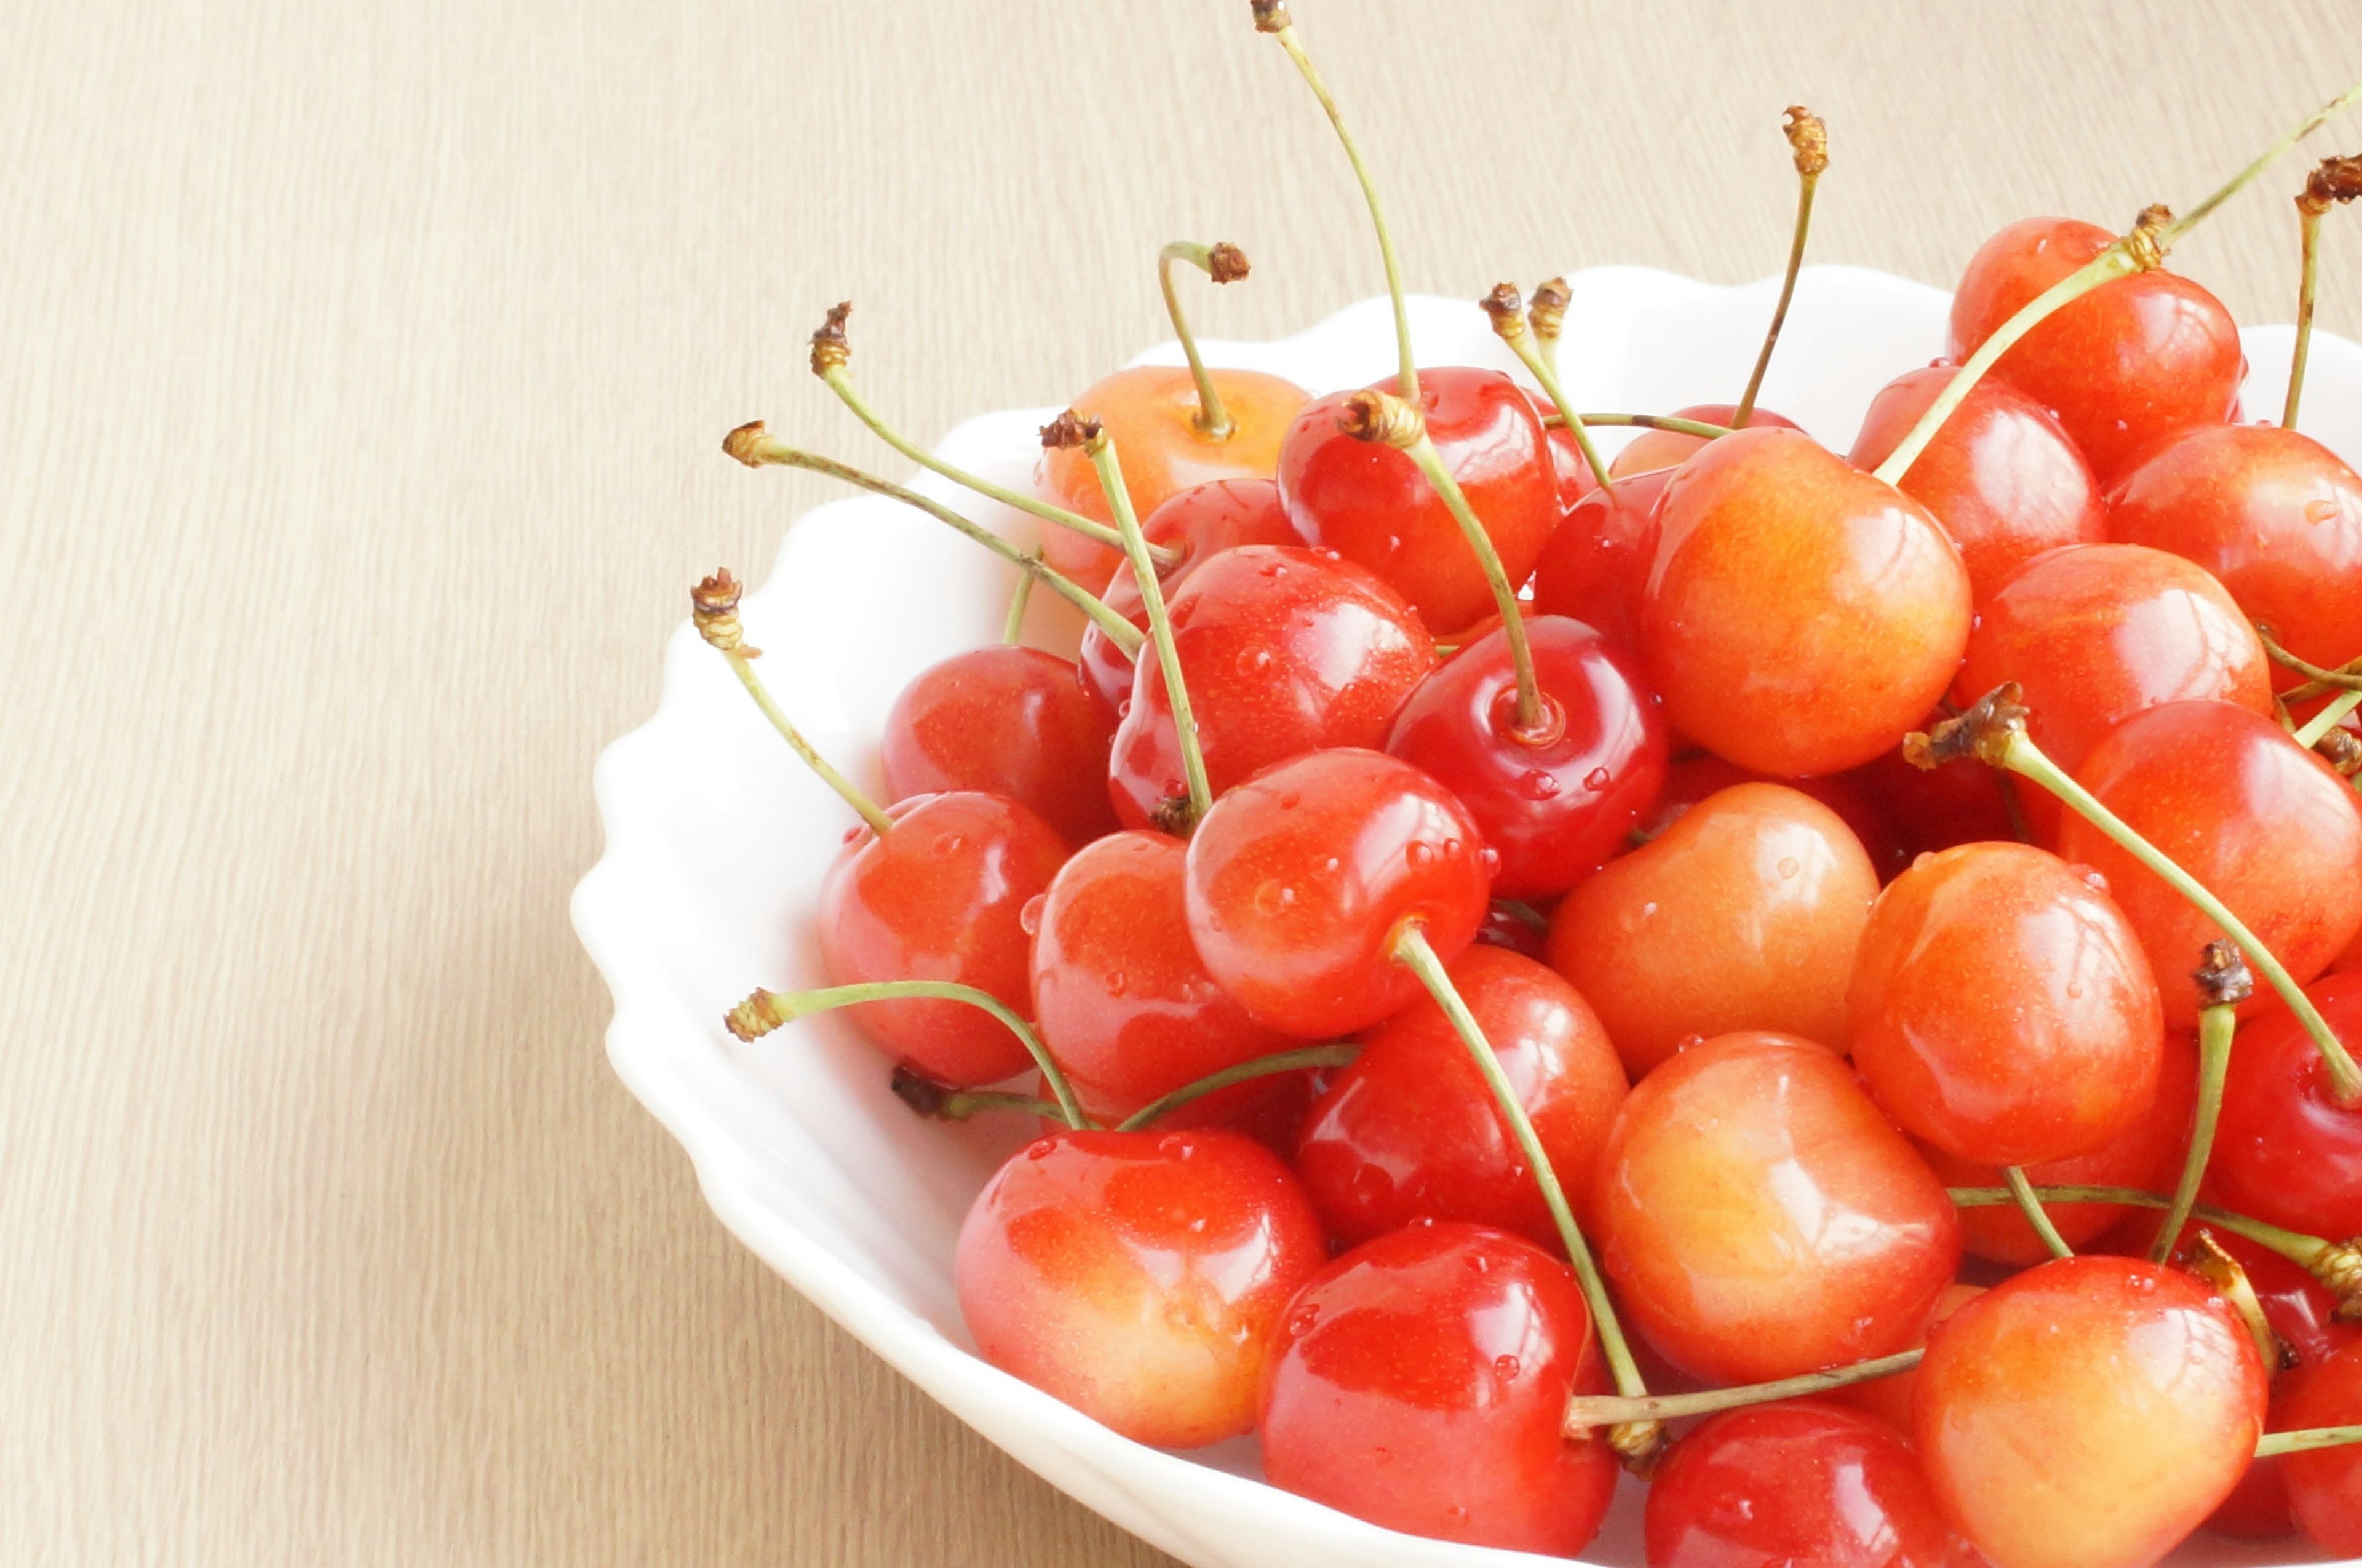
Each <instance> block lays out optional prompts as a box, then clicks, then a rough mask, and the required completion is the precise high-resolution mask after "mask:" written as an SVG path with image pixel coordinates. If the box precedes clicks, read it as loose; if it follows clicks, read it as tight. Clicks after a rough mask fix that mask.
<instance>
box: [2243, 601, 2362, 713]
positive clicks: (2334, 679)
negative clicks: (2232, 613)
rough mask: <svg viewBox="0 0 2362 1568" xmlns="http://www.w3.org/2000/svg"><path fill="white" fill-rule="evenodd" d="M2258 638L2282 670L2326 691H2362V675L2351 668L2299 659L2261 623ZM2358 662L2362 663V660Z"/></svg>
mask: <svg viewBox="0 0 2362 1568" xmlns="http://www.w3.org/2000/svg"><path fill="white" fill-rule="evenodd" d="M2256 638H2257V641H2259V642H2261V643H2262V644H2263V645H2264V652H2265V653H2266V654H2268V655H2269V656H2270V657H2271V661H2272V662H2273V663H2274V664H2276V665H2279V667H2280V668H2282V669H2293V670H2295V671H2296V672H2297V673H2298V674H2299V675H2301V676H2303V677H2305V679H2308V680H2310V681H2311V682H2312V684H2313V685H2315V686H2317V687H2320V688H2322V689H2323V690H2331V691H2362V673H2357V672H2356V671H2355V670H2354V669H2351V668H2346V669H2331V668H2328V667H2326V666H2324V665H2318V664H2315V663H2313V662H2312V660H2311V659H2304V658H2299V657H2297V656H2296V655H2294V654H2292V653H2290V652H2289V651H2288V649H2286V648H2284V647H2282V646H2280V644H2279V638H2278V637H2276V636H2274V635H2272V629H2271V628H2270V627H2269V626H2268V625H2266V624H2264V623H2262V622H2261V621H2258V622H2257V623H2256ZM2356 663H2362V660H2356ZM2283 695H2285V694H2283ZM2333 722H2334V721H2333ZM2315 738H2316V739H2318V738H2319V737H2318V736H2316V737H2315Z"/></svg>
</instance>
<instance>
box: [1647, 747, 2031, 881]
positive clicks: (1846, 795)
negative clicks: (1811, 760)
mask: <svg viewBox="0 0 2362 1568" xmlns="http://www.w3.org/2000/svg"><path fill="white" fill-rule="evenodd" d="M1905 766H1908V765H1907V764H1906V765H1905ZM1988 771H1990V770H1988ZM1861 773H1862V770H1861V769H1860V768H1855V769H1854V770H1852V771H1851V772H1848V773H1825V774H1823V775H1821V776H1820V777H1819V778H1771V777H1769V776H1768V775H1765V774H1761V773H1757V772H1754V771H1752V770H1750V769H1749V768H1745V767H1739V766H1738V764H1737V763H1735V762H1726V761H1724V760H1723V759H1722V758H1721V757H1718V756H1715V755H1714V753H1712V752H1710V751H1702V752H1699V753H1698V754H1697V755H1696V756H1685V757H1683V758H1682V759H1681V760H1680V761H1679V762H1676V763H1674V764H1673V765H1672V767H1668V768H1666V769H1665V787H1664V789H1662V790H1660V791H1659V792H1658V795H1657V803H1656V805H1655V806H1654V807H1653V808H1652V809H1651V810H1650V811H1649V812H1647V813H1645V814H1644V815H1643V816H1642V817H1641V818H1640V820H1639V823H1637V824H1636V825H1635V826H1634V828H1633V836H1634V837H1635V838H1636V839H1638V840H1639V842H1640V843H1646V842H1648V841H1649V840H1650V839H1653V838H1656V837H1657V836H1659V835H1660V834H1662V833H1663V832H1664V831H1665V830H1666V829H1667V828H1669V827H1671V826H1672V825H1673V823H1676V822H1678V821H1680V820H1681V818H1682V816H1683V813H1684V812H1687V811H1688V810H1689V809H1690V808H1691V807H1692V806H1694V805H1696V804H1697V803H1698V802H1699V801H1703V800H1705V798H1706V797H1707V796H1709V795H1715V794H1719V793H1720V792H1721V791H1723V790H1727V789H1729V788H1730V787H1731V786H1732V785H1734V784H1782V785H1785V786H1786V787H1787V788H1789V789H1791V790H1795V791H1796V792H1797V793H1798V794H1800V795H1810V796H1811V797H1812V798H1813V799H1814V800H1816V801H1819V802H1820V803H1821V804H1822V805H1824V806H1827V808H1828V809H1829V810H1831V811H1833V812H1836V813H1837V814H1838V816H1839V817H1840V818H1842V819H1844V822H1845V825H1846V826H1848V827H1849V828H1851V829H1852V830H1853V835H1854V837H1855V838H1857V839H1859V840H1860V842H1861V849H1862V853H1863V854H1865V855H1867V856H1870V863H1871V866H1872V867H1875V868H1876V869H1877V871H1878V879H1879V880H1880V881H1881V882H1886V881H1889V880H1891V879H1893V878H1894V877H1895V876H1896V875H1897V874H1898V873H1899V872H1901V871H1902V869H1903V868H1904V867H1905V866H1907V865H1909V864H1910V863H1911V856H1909V855H1908V854H1906V853H1905V852H1904V848H1903V841H1902V840H1901V839H1900V838H1898V837H1896V836H1895V832H1894V825H1893V823H1892V822H1890V821H1889V820H1888V818H1887V813H1886V808H1885V807H1884V806H1882V804H1880V802H1879V801H1878V800H1877V798H1876V797H1875V796H1874V795H1873V794H1872V793H1871V791H1870V790H1868V789H1866V788H1865V787H1864V786H1863V784H1862V782H1861ZM1635 847H1637V845H1635Z"/></svg>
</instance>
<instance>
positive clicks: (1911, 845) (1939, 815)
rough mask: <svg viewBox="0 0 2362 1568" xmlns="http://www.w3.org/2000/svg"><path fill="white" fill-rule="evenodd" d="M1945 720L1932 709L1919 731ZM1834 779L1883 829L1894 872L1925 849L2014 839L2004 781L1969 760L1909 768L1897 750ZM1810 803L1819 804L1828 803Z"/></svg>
mask: <svg viewBox="0 0 2362 1568" xmlns="http://www.w3.org/2000/svg"><path fill="white" fill-rule="evenodd" d="M1970 635H1971V636H1973V635H1974V634H1973V633H1971V634H1970ZM1949 716H1950V715H1948V714H1947V713H1946V712H1943V711H1942V710H1941V709H1938V710H1937V711H1936V712H1932V713H1930V714H1928V716H1927V717H1926V720H1925V721H1924V722H1922V723H1921V724H1920V726H1919V727H1920V728H1921V729H1923V730H1932V729H1934V728H1935V727H1936V726H1937V724H1939V723H1943V722H1944V720H1945V719H1946V718H1948V717H1949ZM1836 777H1837V778H1842V779H1844V780H1845V781H1846V782H1848V783H1849V784H1851V785H1853V786H1854V787H1855V788H1856V789H1858V790H1860V792H1861V795H1862V797H1863V798H1864V799H1865V800H1866V801H1868V802H1869V803H1870V806H1871V810H1872V811H1874V812H1876V820H1877V821H1879V822H1881V823H1883V824H1885V827H1886V830H1887V832H1888V834H1890V835H1891V843H1892V845H1893V853H1894V854H1895V855H1897V856H1900V861H1899V863H1897V864H1896V866H1895V867H1894V868H1895V869H1896V870H1898V871H1899V870H1901V869H1902V867H1903V866H1904V865H1907V864H1909V863H1910V861H1911V859H1912V858H1913V857H1914V856H1920V855H1925V854H1927V853H1928V852H1930V851H1931V850H1937V849H1950V848H1953V847H1954V846H1955V845H1963V844H1977V843H1980V842H1982V841H1985V840H1991V839H2009V838H2014V837H2016V836H2017V834H2016V828H2015V824H2014V823H2013V822H2012V821H2011V819H2010V814H2009V798H2008V797H2007V796H2006V795H2004V794H2003V790H2004V789H2006V788H2009V787H2010V786H2008V785H2007V784H2006V783H2005V782H2004V780H2005V779H2006V778H2007V777H2008V776H2007V775H2005V774H2003V773H2002V772H2001V771H1999V770H1998V769H1996V768H1992V767H1986V766H1985V765H1984V764H1983V763H1981V762H1979V761H1977V760H1976V759H1975V758H1974V757H1960V758H1959V759H1957V760H1955V761H1951V762H1947V763H1944V764H1943V765H1941V766H1940V767H1913V766H1912V765H1911V764H1910V763H1908V762H1906V761H1904V758H1903V753H1902V751H1901V750H1900V748H1898V749H1896V750H1894V751H1891V752H1887V753H1885V754H1883V755H1882V756H1880V757H1879V758H1878V759H1877V760H1876V761H1873V762H1867V763H1864V764H1863V765H1862V766H1861V767H1857V768H1855V769H1854V770H1853V771H1852V772H1851V773H1843V774H1838V775H1836ZM2029 788H2030V787H2029ZM2038 792H2039V791H2036V793H2038ZM2021 793H2023V791H2021ZM1816 798H1817V799H1820V800H1822V801H1825V802H1826V801H1827V799H1828V798H1827V796H1819V797H1816ZM1831 809H1832V810H1834V811H1836V812H1837V813H1838V815H1839V816H1842V817H1845V818H1846V822H1847V824H1848V825H1849V826H1850V827H1852V828H1853V830H1854V833H1855V834H1856V835H1857V836H1860V837H1861V838H1862V847H1863V848H1864V849H1869V850H1871V859H1872V860H1873V861H1877V862H1878V864H1879V865H1880V867H1881V868H1883V867H1885V865H1886V862H1884V861H1883V860H1880V859H1879V852H1878V851H1877V850H1876V849H1873V848H1872V845H1871V839H1870V838H1869V837H1868V836H1867V835H1866V834H1864V833H1863V829H1862V827H1861V825H1860V823H1859V822H1857V821H1856V819H1855V818H1854V817H1853V816H1852V815H1850V814H1849V812H1847V811H1846V810H1845V808H1844V807H1842V806H1837V805H1834V804H1832V805H1831Z"/></svg>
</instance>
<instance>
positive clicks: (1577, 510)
mask: <svg viewBox="0 0 2362 1568" xmlns="http://www.w3.org/2000/svg"><path fill="white" fill-rule="evenodd" d="M1557 434H1558V432H1557V431H1555V430H1553V431H1551V435H1552V436H1556V435H1557ZM1586 471H1587V470H1586ZM1673 471H1674V470H1672V469H1651V470H1650V471H1649V472H1647V473H1644V474H1635V475H1633V476H1632V477H1631V478H1630V479H1627V480H1617V482H1616V483H1615V484H1614V485H1613V486H1612V487H1609V488H1607V489H1604V490H1603V489H1598V488H1594V489H1592V490H1591V491H1589V492H1587V493H1584V494H1582V495H1580V496H1578V497H1577V498H1576V499H1575V500H1574V501H1573V502H1571V503H1570V504H1568V505H1567V506H1566V507H1564V508H1563V509H1562V510H1563V515H1562V517H1561V518H1560V520H1559V525H1558V526H1557V527H1556V528H1553V529H1552V530H1551V536H1550V537H1549V538H1548V539H1547V540H1545V541H1544V542H1543V545H1542V553H1541V556H1540V558H1539V559H1538V560H1536V561H1535V563H1534V608H1535V609H1536V610H1538V611H1540V613H1542V614H1545V615H1565V616H1569V617H1571V618H1572V619H1574V620H1577V621H1582V622H1584V623H1586V624H1590V625H1593V626H1596V627H1598V628H1599V630H1600V631H1602V632H1604V633H1606V635H1608V636H1610V637H1613V638H1614V639H1616V640H1617V642H1619V643H1621V644H1622V645H1623V646H1626V647H1638V646H1639V635H1640V630H1639V628H1640V589H1641V585H1642V584H1643V583H1644V582H1645V581H1646V580H1647V578H1648V572H1649V563H1650V560H1651V559H1653V558H1654V557H1655V555H1656V553H1657V517H1656V508H1657V499H1658V497H1660V496H1661V495H1662V494H1664V491H1665V481H1666V480H1670V479H1672V477H1673Z"/></svg>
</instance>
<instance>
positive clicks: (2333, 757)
mask: <svg viewBox="0 0 2362 1568" xmlns="http://www.w3.org/2000/svg"><path fill="white" fill-rule="evenodd" d="M2312 749H2313V750H2314V751H2315V752H2317V753H2319V754H2320V756H2321V757H2322V759H2323V761H2325V762H2327V763H2328V764H2329V766H2330V767H2334V768H2335V769H2337V771H2338V772H2340V773H2342V774H2344V775H2345V777H2346V778H2353V777H2354V776H2355V775H2356V774H2357V773H2362V737H2356V734H2354V732H2353V731H2352V730H2331V731H2330V732H2329V733H2328V734H2324V735H2323V736H2322V737H2321V738H2320V739H2319V740H2317V741H2315V742H2313V743H2312Z"/></svg>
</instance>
